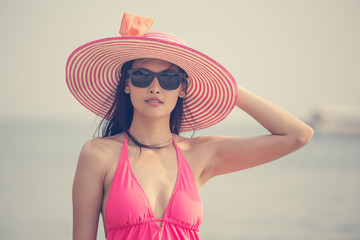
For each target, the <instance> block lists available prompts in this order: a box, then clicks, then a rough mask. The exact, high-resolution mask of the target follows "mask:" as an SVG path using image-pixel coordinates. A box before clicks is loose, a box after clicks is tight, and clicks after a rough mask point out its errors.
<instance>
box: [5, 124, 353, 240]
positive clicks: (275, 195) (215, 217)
mask: <svg viewBox="0 0 360 240" xmlns="http://www.w3.org/2000/svg"><path fill="white" fill-rule="evenodd" d="M232 129H233V126H223V127H220V128H215V129H209V130H207V131H203V132H198V133H196V134H195V136H199V135H233V136H242V135H243V133H242V131H243V132H245V135H252V134H254V135H256V134H257V133H258V132H259V130H258V128H254V129H253V128H251V127H250V128H246V130H245V129H242V130H241V129H240V130H239V131H235V132H234V131H233V130H232ZM94 130H95V126H94V124H80V123H69V122H67V123H61V122H58V123H54V122H52V123H50V122H45V121H43V122H21V121H17V122H2V123H0V153H1V154H0V156H1V159H0V239H6V240H21V239H26V240H40V239H51V240H63V239H71V236H72V204H71V187H72V181H73V176H74V172H75V168H76V163H77V158H78V155H79V152H80V150H81V147H82V145H83V143H84V142H85V141H87V140H88V139H90V138H91V137H92V135H93V133H94ZM201 195H202V199H203V204H204V220H203V224H202V226H201V236H202V239H205V240H215V239H221V240H227V239H228V240H230V239H231V240H235V239H239V240H275V239H276V240H293V239H294V240H295V239H296V240H325V239H326V240H356V239H360V137H359V136H339V135H337V136H334V135H327V134H315V136H314V138H313V140H312V141H311V142H310V143H309V144H308V145H307V146H306V147H305V148H303V149H301V150H299V151H297V152H295V153H293V154H290V155H288V156H285V157H283V158H281V159H279V160H277V161H274V162H271V163H268V164H265V165H262V166H258V167H255V168H251V169H247V170H243V171H240V172H237V173H232V174H228V175H223V176H218V177H216V178H214V179H212V180H210V181H209V182H208V183H207V184H206V185H205V186H204V187H203V189H202V190H201ZM100 223H101V222H100ZM98 239H105V237H104V231H103V228H102V224H99V231H98Z"/></svg>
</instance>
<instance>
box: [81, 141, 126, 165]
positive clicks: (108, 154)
mask: <svg viewBox="0 0 360 240" xmlns="http://www.w3.org/2000/svg"><path fill="white" fill-rule="evenodd" d="M123 143H124V136H123V135H122V134H118V135H115V136H111V137H103V138H100V137H99V138H93V139H90V140H88V141H87V142H85V144H84V145H83V147H82V149H81V152H80V157H79V161H80V160H82V161H93V162H97V163H99V162H102V163H106V162H109V161H112V160H113V158H114V156H117V155H119V154H120V152H121V149H122V146H123Z"/></svg>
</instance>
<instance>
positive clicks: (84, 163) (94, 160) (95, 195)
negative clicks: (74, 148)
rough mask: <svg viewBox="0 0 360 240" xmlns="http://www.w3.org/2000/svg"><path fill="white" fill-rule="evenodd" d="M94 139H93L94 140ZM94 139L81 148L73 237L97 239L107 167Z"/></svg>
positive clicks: (76, 174) (77, 171) (77, 173)
mask: <svg viewBox="0 0 360 240" xmlns="http://www.w3.org/2000/svg"><path fill="white" fill-rule="evenodd" d="M92 141H93V140H92ZM92 141H89V142H88V143H86V144H85V145H84V147H83V149H82V150H81V153H80V156H79V160H78V165H77V168H76V173H75V178H74V183H73V191H72V195H73V239H74V240H78V239H87V240H91V239H96V236H97V229H98V222H99V214H100V211H101V203H102V198H103V179H104V173H105V170H104V169H105V168H104V164H103V163H102V161H101V151H99V149H98V147H97V146H96V144H94V143H93V142H92Z"/></svg>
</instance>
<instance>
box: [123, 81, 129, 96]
mask: <svg viewBox="0 0 360 240" xmlns="http://www.w3.org/2000/svg"><path fill="white" fill-rule="evenodd" d="M124 92H125V93H127V94H129V93H130V89H129V81H128V80H127V81H126V82H125V89H124Z"/></svg>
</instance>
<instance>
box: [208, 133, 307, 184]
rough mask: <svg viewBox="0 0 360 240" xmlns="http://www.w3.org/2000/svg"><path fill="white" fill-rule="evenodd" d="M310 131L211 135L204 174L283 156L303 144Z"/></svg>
mask: <svg viewBox="0 0 360 240" xmlns="http://www.w3.org/2000/svg"><path fill="white" fill-rule="evenodd" d="M311 136H312V131H311V129H309V133H307V134H306V133H304V135H303V136H300V135H295V134H294V135H275V134H269V135H263V136H257V137H250V138H235V137H212V138H211V139H210V140H209V146H208V149H213V150H212V153H211V156H210V157H209V159H208V162H207V164H206V168H207V169H206V172H207V177H208V178H211V177H213V176H216V175H221V174H226V173H230V172H235V171H239V170H243V169H246V168H251V167H255V166H258V165H261V164H264V163H267V162H270V161H273V160H275V159H278V158H280V157H283V156H285V155H287V154H289V153H291V152H293V151H295V150H297V149H299V148H301V147H302V146H304V145H305V144H306V143H307V142H308V141H309V140H310V138H311Z"/></svg>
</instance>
